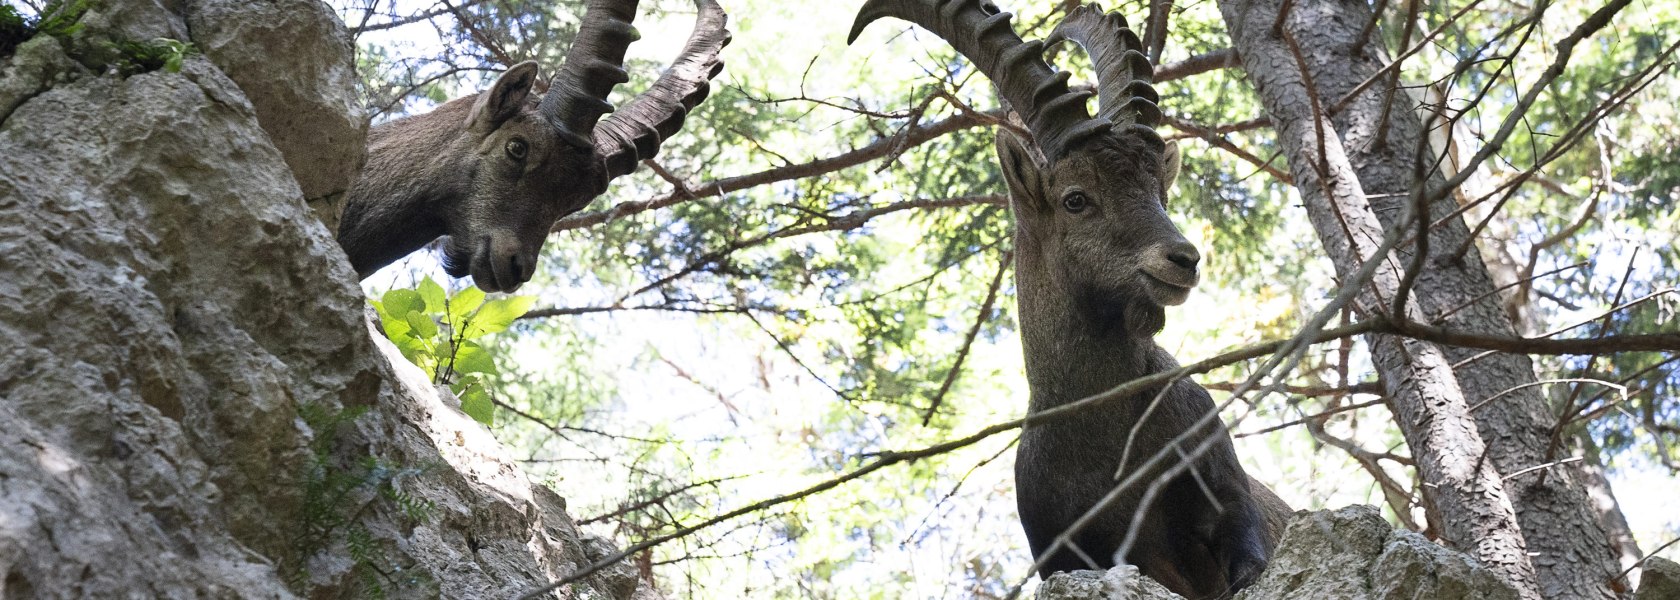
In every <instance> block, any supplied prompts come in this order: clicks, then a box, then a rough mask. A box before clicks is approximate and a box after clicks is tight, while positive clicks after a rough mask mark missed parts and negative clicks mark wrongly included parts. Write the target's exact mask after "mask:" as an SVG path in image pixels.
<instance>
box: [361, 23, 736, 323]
mask: <svg viewBox="0 0 1680 600" xmlns="http://www.w3.org/2000/svg"><path fill="white" fill-rule="evenodd" d="M695 4H696V5H697V6H698V7H699V10H700V14H699V17H698V19H697V20H696V21H695V25H694V31H693V33H692V34H691V35H690V37H689V39H688V43H687V45H685V46H684V47H683V50H682V54H681V55H680V56H678V57H677V60H676V62H675V63H674V64H673V65H672V66H671V68H670V69H669V70H667V71H666V72H665V73H664V74H663V75H661V76H660V77H659V79H658V80H657V81H655V82H654V84H653V86H652V87H651V88H649V89H648V90H647V91H646V92H643V93H642V94H641V95H639V96H637V97H635V98H633V99H631V100H630V101H629V102H627V103H625V105H624V106H622V107H620V108H619V110H618V111H617V112H616V113H614V114H612V115H611V116H609V117H607V118H606V119H602V118H601V115H603V114H605V113H609V112H613V107H612V105H611V104H608V103H607V100H606V99H607V94H608V93H610V92H612V89H613V86H615V85H617V84H619V83H623V82H625V81H627V80H629V75H628V74H626V73H625V71H624V68H623V67H622V66H621V65H622V64H623V63H624V51H625V49H626V48H628V47H629V45H630V43H631V42H632V41H634V39H635V37H636V31H635V29H634V28H632V27H631V26H630V22H631V20H632V19H634V18H635V16H636V5H637V1H636V0H589V2H588V10H587V12H586V13H585V14H584V18H583V23H582V24H581V25H580V26H579V28H578V33H577V39H576V41H574V42H573V43H572V47H571V49H570V50H568V51H567V52H566V60H565V63H564V64H563V65H562V66H561V68H560V72H559V74H557V75H555V76H554V78H553V80H552V81H551V83H550V85H549V87H548V91H547V93H545V94H542V95H541V98H540V99H539V98H538V97H537V96H538V95H537V94H532V93H531V91H532V87H533V85H534V84H535V83H536V81H537V64H536V63H535V62H531V61H527V62H522V63H519V64H517V65H514V66H513V67H512V68H510V69H508V70H507V72H505V73H503V74H502V75H501V77H500V78H498V79H497V80H496V83H495V84H494V85H492V86H490V89H489V90H486V91H484V92H482V93H479V94H477V95H475V96H468V97H465V98H460V99H457V100H454V101H451V102H448V103H446V104H444V105H443V106H439V107H438V108H437V109H436V110H433V111H431V112H429V113H426V114H423V115H419V116H414V117H409V118H406V119H401V120H397V121H393V122H391V123H387V124H384V125H381V126H379V127H375V128H374V129H373V131H372V132H370V133H369V135H368V162H367V166H366V167H364V168H363V169H362V172H361V175H360V176H358V178H357V180H356V182H355V183H354V184H353V185H352V187H351V189H350V193H349V198H348V201H347V202H346V204H345V208H344V217H343V221H342V223H341V225H340V226H339V231H338V242H339V245H341V246H343V247H344V251H345V253H347V254H349V256H350V264H351V266H353V267H355V269H356V273H357V274H358V275H360V276H361V277H367V276H368V275H370V274H372V273H373V272H374V271H376V270H378V269H379V268H380V267H383V266H385V265H388V264H391V263H392V262H395V261H396V260H397V259H400V258H402V257H403V256H406V255H407V254H408V253H410V252H413V251H415V250H418V249H420V248H421V247H424V246H425V245H426V244H428V243H430V242H431V241H432V240H434V239H437V238H438V237H439V236H448V237H449V239H448V242H447V243H446V244H445V245H444V251H443V264H444V270H445V271H447V272H448V273H449V274H450V275H451V276H454V277H465V276H466V275H468V274H471V275H472V276H473V281H474V282H475V283H476V284H478V287H480V288H483V289H485V290H487V291H512V290H514V289H515V288H518V287H519V286H520V285H521V284H523V283H525V282H526V281H528V280H530V279H531V274H532V273H533V272H534V271H535V270H536V264H537V254H538V252H539V251H541V250H542V246H543V241H544V240H546V239H547V238H548V233H549V229H550V228H551V227H553V225H554V222H555V221H556V220H558V219H560V218H561V217H564V216H566V215H569V214H571V213H574V212H577V211H578V210H579V209H582V208H583V207H584V206H586V205H588V204H589V202H590V200H593V199H594V198H595V197H596V196H599V195H601V193H602V192H605V191H606V189H607V182H609V181H611V180H612V179H614V178H617V177H619V176H622V175H625V174H627V173H629V172H631V171H632V170H635V168H636V165H637V164H639V163H640V162H641V160H642V159H644V158H650V157H652V156H653V155H654V154H655V153H656V152H658V151H659V144H660V142H661V141H662V140H664V139H666V138H668V137H670V136H672V135H675V134H676V133H677V131H678V130H680V129H682V125H683V119H684V117H685V116H686V115H687V114H688V111H690V110H692V109H693V108H694V107H695V106H697V105H699V104H700V102H701V101H703V100H705V99H706V95H707V94H708V93H709V92H710V83H711V79H712V78H713V77H716V76H717V74H718V73H719V72H721V71H722V70H723V62H722V61H721V60H719V59H718V53H719V52H720V51H721V50H722V49H723V47H724V46H725V45H727V44H728V43H729V39H730V36H729V32H728V30H726V29H725V25H726V23H727V20H728V17H727V15H725V14H724V12H723V9H722V8H721V7H719V6H718V5H717V3H716V2H715V1H714V0H695Z"/></svg>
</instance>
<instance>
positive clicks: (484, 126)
mask: <svg viewBox="0 0 1680 600" xmlns="http://www.w3.org/2000/svg"><path fill="white" fill-rule="evenodd" d="M536 83H537V63H536V61H530V60H528V61H525V62H522V63H519V64H517V65H514V66H513V68H510V69H508V70H507V71H506V72H504V73H502V76H501V77H498V78H496V84H495V85H492V86H490V89H488V90H485V91H484V93H482V94H479V95H478V100H477V101H475V102H473V107H472V114H470V115H468V116H467V129H471V130H475V131H481V132H488V131H494V130H495V129H496V128H497V127H501V126H502V123H505V122H507V120H508V119H512V118H513V117H514V116H515V115H518V114H519V109H520V107H523V106H525V97H526V96H528V95H530V94H531V86H532V85H535V84H536Z"/></svg>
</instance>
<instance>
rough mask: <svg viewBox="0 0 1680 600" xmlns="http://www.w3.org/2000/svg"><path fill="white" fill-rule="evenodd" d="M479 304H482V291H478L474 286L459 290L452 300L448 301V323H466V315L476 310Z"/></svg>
mask: <svg viewBox="0 0 1680 600" xmlns="http://www.w3.org/2000/svg"><path fill="white" fill-rule="evenodd" d="M481 304H484V290H481V289H478V287H476V286H474V287H470V288H467V289H464V290H461V291H460V292H458V293H456V294H455V297H454V298H450V299H449V322H450V323H461V322H464V321H466V319H467V315H470V314H472V313H473V311H475V310H478V307H479V305H481Z"/></svg>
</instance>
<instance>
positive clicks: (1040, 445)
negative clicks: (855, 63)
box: [851, 0, 1288, 598]
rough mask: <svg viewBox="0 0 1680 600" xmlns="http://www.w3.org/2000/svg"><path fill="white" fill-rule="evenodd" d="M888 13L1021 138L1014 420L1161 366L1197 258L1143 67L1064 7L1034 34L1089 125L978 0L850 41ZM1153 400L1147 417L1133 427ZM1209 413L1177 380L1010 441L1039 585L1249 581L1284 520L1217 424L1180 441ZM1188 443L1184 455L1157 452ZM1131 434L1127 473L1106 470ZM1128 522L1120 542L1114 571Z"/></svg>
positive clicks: (1119, 24)
mask: <svg viewBox="0 0 1680 600" xmlns="http://www.w3.org/2000/svg"><path fill="white" fill-rule="evenodd" d="M888 16H890V17H897V18H901V19H904V20H907V21H910V22H913V23H915V24H917V25H920V26H922V27H924V28H926V29H928V30H930V31H932V32H934V33H935V34H938V35H939V36H940V37H942V38H944V39H945V40H946V41H948V42H950V43H951V45H952V46H954V47H955V48H956V50H957V51H958V52H960V53H962V54H963V55H964V56H966V57H968V59H969V60H970V61H973V62H974V64H975V65H976V66H978V67H979V69H980V70H981V72H983V73H985V74H986V76H987V77H989V78H991V80H992V82H993V83H995V84H996V85H997V88H998V94H999V95H1000V96H1002V97H1003V99H1004V100H1005V101H1007V102H1008V104H1009V105H1010V107H1011V108H1012V109H1013V110H1015V111H1016V112H1018V113H1019V115H1020V117H1021V118H1022V120H1023V121H1024V122H1025V125H1026V127H1027V129H1028V130H1029V131H1030V132H1031V133H1032V137H1033V140H1030V141H1029V140H1023V139H1020V138H1018V137H1017V136H1016V135H1015V134H1013V133H1010V132H1008V131H1000V132H999V133H998V138H997V152H998V159H999V161H1000V162H1001V163H1002V167H1003V175H1004V179H1005V180H1006V182H1007V183H1008V186H1009V195H1010V199H1011V209H1012V212H1013V213H1014V215H1015V221H1016V232H1015V261H1016V262H1015V277H1016V290H1017V292H1016V293H1017V302H1018V303H1019V309H1020V322H1021V340H1022V345H1023V347H1024V350H1025V357H1026V367H1027V378H1028V384H1029V387H1030V388H1031V393H1032V399H1031V404H1030V410H1031V412H1039V411H1043V410H1046V409H1049V408H1052V407H1056V406H1060V405H1064V404H1067V403H1070V402H1074V401H1077V400H1080V399H1082V398H1086V397H1089V396H1093V395H1097V394H1100V393H1103V392H1105V391H1107V390H1108V389H1110V388H1112V387H1114V386H1116V385H1118V384H1120V383H1124V382H1126V381H1129V380H1132V379H1135V378H1138V377H1141V376H1145V375H1148V374H1152V373H1159V372H1162V371H1165V370H1168V369H1172V368H1176V367H1177V363H1176V361H1174V360H1173V357H1172V356H1171V355H1170V354H1168V353H1167V352H1166V351H1165V350H1163V349H1162V348H1161V347H1160V346H1158V345H1156V344H1155V341H1154V336H1155V334H1156V333H1157V332H1159V331H1160V329H1161V327H1162V325H1163V324H1164V323H1165V312H1164V309H1163V307H1164V306H1170V305H1176V304H1180V303H1182V302H1184V300H1185V297H1186V296H1188V295H1189V293H1190V289H1191V288H1192V287H1194V286H1195V285H1196V282H1197V279H1198V272H1197V264H1198V263H1199V262H1200V261H1201V255H1200V254H1199V253H1198V252H1197V250H1196V247H1195V246H1194V245H1192V244H1191V243H1190V242H1189V241H1187V240H1186V239H1185V238H1184V236H1183V235H1181V234H1180V233H1179V231H1178V229H1177V228H1176V227H1174V226H1173V224H1172V222H1171V221H1170V220H1168V218H1167V213H1166V209H1165V198H1166V191H1167V188H1168V187H1170V185H1171V184H1172V181H1173V180H1174V178H1176V177H1177V174H1178V167H1179V158H1178V148H1177V146H1176V145H1169V144H1166V143H1164V142H1163V141H1162V139H1161V137H1160V135H1159V134H1157V133H1156V132H1155V126H1156V125H1157V124H1158V123H1159V122H1160V118H1161V111H1160V109H1159V108H1157V106H1156V102H1157V100H1158V96H1157V95H1156V93H1155V91H1154V89H1153V88H1152V87H1151V86H1150V80H1151V78H1152V76H1153V68H1152V67H1151V65H1150V63H1149V60H1148V59H1147V58H1145V57H1144V55H1143V54H1142V53H1140V52H1139V49H1140V47H1141V44H1140V43H1139V41H1138V38H1137V36H1136V35H1135V34H1134V33H1132V32H1131V30H1129V29H1128V28H1127V27H1126V22H1125V20H1124V19H1123V18H1121V17H1120V16H1119V15H1118V14H1115V15H1108V16H1106V17H1105V16H1104V15H1103V14H1102V12H1101V10H1100V9H1098V8H1096V7H1095V6H1087V7H1081V8H1078V9H1076V10H1074V11H1073V12H1072V13H1071V14H1070V15H1069V16H1068V18H1067V19H1066V21H1065V22H1063V23H1062V24H1061V25H1060V26H1059V27H1058V28H1057V29H1056V31H1055V32H1054V33H1052V35H1051V40H1052V41H1059V40H1062V39H1069V40H1073V41H1075V42H1077V43H1079V44H1080V45H1081V46H1084V47H1085V48H1086V50H1087V52H1088V53H1089V54H1090V55H1091V60H1092V62H1093V63H1094V64H1095V65H1096V70H1097V74H1098V77H1099V79H1098V84H1097V97H1098V105H1099V107H1100V108H1099V112H1098V115H1097V116H1096V117H1095V118H1092V117H1091V116H1090V114H1089V113H1088V112H1086V101H1087V99H1088V98H1089V97H1090V95H1091V94H1090V93H1089V92H1073V91H1071V90H1070V88H1069V87H1068V85H1067V80H1068V74H1067V73H1065V72H1057V71H1054V70H1052V69H1051V68H1050V67H1049V66H1048V65H1047V64H1045V62H1044V59H1043V57H1042V55H1041V52H1042V50H1043V48H1044V43H1043V42H1038V41H1032V42H1023V41H1022V40H1021V38H1019V37H1017V36H1016V34H1015V32H1014V30H1013V28H1011V27H1010V25H1009V18H1010V15H1009V14H1008V13H1004V12H1001V11H999V10H998V8H997V7H996V6H994V5H993V4H992V3H991V2H989V1H987V0H870V1H869V2H868V3H867V4H865V5H864V7H863V9H862V10H861V12H860V13H859V14H858V18H857V22H856V23H855V24H854V25H853V27H852V35H851V39H853V40H855V39H856V38H857V35H858V33H860V32H861V31H862V30H863V28H864V27H866V26H867V25H869V24H870V23H871V22H873V21H875V20H876V19H879V18H881V17H888ZM1035 142H1036V143H1035ZM1158 394H1159V395H1160V396H1161V400H1160V405H1159V406H1158V407H1156V408H1155V409H1154V410H1153V411H1152V412H1151V413H1150V414H1148V416H1147V417H1146V416H1145V415H1146V412H1148V411H1149V407H1150V405H1151V404H1152V403H1153V402H1154V400H1155V398H1156V397H1157V395H1158ZM1214 408H1215V407H1214V403H1213V400H1212V398H1210V397H1209V395H1208V393H1207V391H1206V390H1204V389H1202V388H1201V387H1200V386H1198V385H1196V384H1195V383H1192V382H1190V381H1179V382H1177V383H1174V384H1172V386H1171V387H1170V388H1167V389H1165V390H1162V389H1159V388H1157V389H1153V390H1146V391H1144V392H1141V393H1138V394H1135V395H1133V396H1131V397H1127V398H1120V399H1115V400H1113V401H1111V402H1110V403H1109V404H1108V405H1106V406H1102V407H1100V408H1098V409H1096V410H1094V411H1091V412H1087V413H1085V414H1082V415H1079V416H1077V417H1075V418H1072V419H1064V420H1060V421H1057V422H1053V423H1045V424H1038V425H1030V426H1029V427H1028V428H1027V429H1026V430H1025V431H1023V432H1022V434H1021V441H1020V447H1019V449H1018V450H1017V453H1016V465H1015V481H1016V492H1015V493H1016V498H1017V502H1018V504H1019V509H1020V516H1021V524H1022V527H1023V528H1024V529H1025V530H1026V533H1027V539H1028V542H1029V543H1030V545H1031V546H1032V550H1033V554H1034V556H1036V557H1041V558H1043V559H1044V561H1045V562H1044V563H1043V568H1042V569H1040V571H1039V574H1040V575H1041V576H1044V577H1048V576H1049V575H1050V574H1051V573H1054V572H1057V571H1068V570H1075V569H1084V568H1108V567H1112V566H1114V565H1115V564H1116V563H1117V562H1122V561H1123V562H1124V563H1127V564H1132V565H1136V566H1137V567H1138V568H1139V569H1140V570H1141V571H1142V572H1143V573H1144V574H1145V575H1148V576H1150V577H1152V578H1154V579H1155V580H1157V581H1159V582H1161V583H1162V584H1164V585H1166V586H1167V587H1168V588H1169V589H1171V590H1173V591H1174V592H1177V593H1179V594H1181V595H1184V596H1186V597H1189V598H1222V597H1228V596H1229V595H1230V594H1232V593H1233V592H1234V591H1235V590H1237V589H1240V588H1242V587H1243V586H1246V585H1248V584H1250V583H1252V582H1253V581H1254V580H1255V579H1256V578H1257V577H1258V576H1259V574H1260V572H1261V570H1262V569H1263V568H1264V567H1265V565H1266V563H1267V560H1268V559H1269V556H1270V552H1271V549H1272V548H1273V547H1274V546H1275V543H1276V539H1277V536H1278V535H1279V534H1280V533H1281V529H1277V530H1273V529H1272V527H1273V526H1275V525H1276V524H1277V523H1280V522H1281V517H1282V515H1283V514H1285V513H1287V511H1288V508H1287V507H1285V506H1282V503H1281V501H1278V500H1277V499H1276V497H1275V496H1272V495H1271V492H1270V490H1267V489H1265V488H1264V486H1260V485H1259V484H1258V483H1255V484H1254V485H1255V486H1257V487H1258V489H1251V486H1250V480H1249V479H1248V476H1247V475H1246V474H1245V473H1244V472H1243V468H1242V466H1241V465H1240V464H1239V463H1238V462H1237V456H1236V452H1235V450H1234V449H1233V447H1232V444H1231V439H1230V436H1229V435H1228V434H1227V433H1226V432H1225V430H1224V428H1223V425H1222V423H1220V421H1219V420H1218V419H1217V418H1213V419H1209V422H1208V423H1207V424H1206V425H1204V426H1202V427H1200V428H1194V424H1195V423H1196V422H1197V421H1198V420H1200V419H1201V418H1202V417H1203V416H1205V415H1209V413H1212V412H1213V411H1214ZM1192 429H1193V431H1192ZM1187 431H1190V432H1191V433H1190V434H1189V435H1187V436H1186V438H1187V439H1186V440H1185V441H1181V442H1176V443H1175V442H1173V439H1174V438H1175V437H1177V436H1179V435H1180V434H1184V433H1186V432H1187ZM1134 432H1135V436H1136V440H1135V441H1134V442H1133V444H1134V445H1133V447H1132V448H1131V451H1130V453H1129V457H1130V458H1129V461H1130V462H1129V464H1128V465H1122V464H1121V459H1122V455H1123V454H1125V445H1126V443H1127V437H1128V436H1130V435H1134ZM1210 437H1211V438H1213V444H1212V446H1211V448H1210V449H1209V450H1208V451H1207V452H1205V453H1204V454H1202V455H1201V456H1200V457H1198V458H1196V459H1194V461H1193V462H1192V463H1191V469H1190V470H1189V472H1186V473H1183V474H1180V475H1177V476H1175V477H1173V478H1171V479H1170V480H1169V481H1168V482H1167V483H1166V488H1165V489H1164V490H1163V493H1162V494H1160V495H1159V496H1158V498H1157V499H1156V500H1155V501H1154V503H1153V504H1151V505H1149V506H1143V505H1142V503H1143V498H1142V496H1143V494H1144V489H1143V488H1144V487H1147V486H1137V487H1136V489H1132V490H1129V491H1127V492H1126V493H1124V494H1123V495H1121V496H1120V497H1119V498H1118V501H1117V502H1115V503H1114V504H1112V505H1111V508H1110V509H1108V510H1107V511H1105V512H1102V513H1100V514H1099V516H1098V517H1097V518H1096V519H1095V520H1094V521H1092V522H1091V523H1089V524H1088V525H1087V526H1085V527H1084V528H1083V529H1081V530H1080V531H1079V532H1077V533H1076V534H1074V535H1073V536H1072V537H1071V541H1072V544H1073V545H1074V546H1075V547H1077V550H1072V549H1069V548H1067V547H1063V548H1060V549H1057V550H1056V551H1055V552H1054V553H1053V554H1050V555H1048V556H1046V552H1048V551H1049V550H1050V548H1051V546H1052V544H1053V542H1054V540H1055V539H1056V537H1057V536H1059V535H1061V534H1062V533H1063V532H1065V531H1068V530H1069V527H1070V526H1071V525H1073V524H1074V522H1075V521H1076V520H1079V519H1080V518H1081V517H1082V516H1083V515H1084V514H1085V513H1086V512H1087V511H1089V510H1090V509H1091V508H1092V507H1094V506H1096V505H1097V504H1098V502H1099V501H1100V499H1102V498H1103V497H1104V496H1105V495H1107V494H1108V493H1109V492H1110V491H1111V490H1113V489H1115V487H1116V485H1117V483H1118V482H1119V479H1120V478H1121V477H1124V476H1129V475H1131V474H1132V473H1131V471H1132V470H1134V469H1136V468H1138V465H1139V464H1140V463H1142V462H1143V461H1144V460H1145V459H1147V458H1149V457H1151V456H1153V455H1155V454H1156V453H1157V452H1165V453H1166V455H1167V456H1168V457H1169V459H1170V460H1168V461H1164V463H1163V464H1160V465H1157V466H1155V467H1152V468H1151V469H1150V471H1149V473H1160V472H1162V471H1166V470H1167V469H1168V468H1169V467H1171V466H1173V465H1174V464H1175V463H1178V462H1179V461H1181V460H1182V459H1181V458H1179V457H1181V456H1183V455H1184V454H1181V453H1182V452H1188V451H1189V450H1190V449H1191V448H1194V447H1195V446H1197V445H1198V444H1199V443H1200V442H1202V441H1204V440H1208V439H1209V438H1210ZM1157 478H1158V477H1156V476H1151V477H1149V478H1148V479H1146V480H1151V481H1152V480H1155V479H1157ZM1257 496H1259V498H1257ZM1262 502H1265V503H1267V504H1266V505H1265V506H1264V507H1263V506H1262ZM1263 510H1264V512H1263ZM1140 511H1141V512H1142V515H1141V517H1142V518H1141V519H1139V520H1138V523H1139V524H1140V529H1139V530H1138V531H1136V532H1135V535H1136V540H1135V542H1134V543H1133V544H1132V545H1131V546H1130V549H1129V551H1128V553H1127V554H1126V555H1125V556H1123V557H1116V556H1115V553H1116V552H1117V551H1118V550H1119V549H1120V547H1121V545H1122V543H1123V540H1125V538H1126V536H1127V535H1128V533H1129V532H1130V530H1131V528H1132V523H1133V519H1134V516H1137V515H1138V513H1139V512H1140ZM1270 519H1277V521H1275V522H1272V523H1268V522H1267V521H1268V520H1270ZM1084 557H1089V560H1087V559H1086V558H1084Z"/></svg>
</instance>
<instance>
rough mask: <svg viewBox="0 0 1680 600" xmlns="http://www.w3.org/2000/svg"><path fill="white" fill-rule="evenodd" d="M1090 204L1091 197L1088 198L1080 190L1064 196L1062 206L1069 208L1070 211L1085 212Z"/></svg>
mask: <svg viewBox="0 0 1680 600" xmlns="http://www.w3.org/2000/svg"><path fill="white" fill-rule="evenodd" d="M1090 205H1091V199H1090V198H1086V197H1085V194H1082V193H1080V192H1074V193H1071V194H1068V195H1066V196H1063V197H1062V208H1065V209H1067V211H1068V212H1070V213H1079V212H1084V211H1085V208H1086V207H1088V206H1090Z"/></svg>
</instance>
